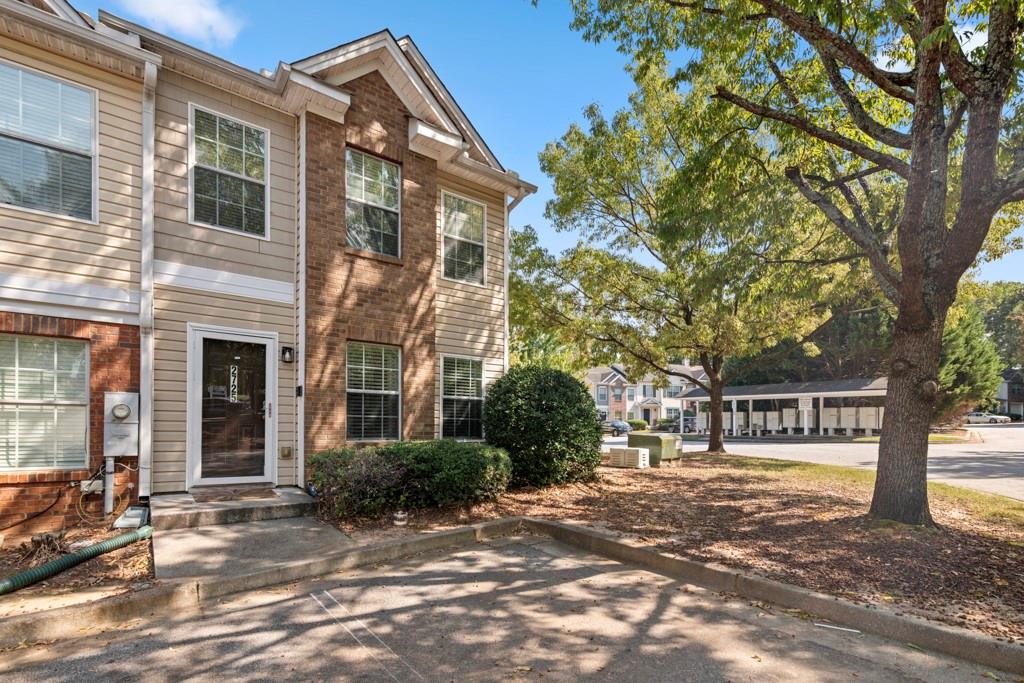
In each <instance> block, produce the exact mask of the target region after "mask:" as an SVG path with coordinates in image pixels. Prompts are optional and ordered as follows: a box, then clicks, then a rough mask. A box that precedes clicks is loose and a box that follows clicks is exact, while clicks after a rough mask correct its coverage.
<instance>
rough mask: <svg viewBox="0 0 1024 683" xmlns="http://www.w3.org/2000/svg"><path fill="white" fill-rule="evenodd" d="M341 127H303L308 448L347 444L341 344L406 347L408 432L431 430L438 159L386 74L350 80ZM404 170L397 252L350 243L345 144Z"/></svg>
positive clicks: (315, 123)
mask: <svg viewBox="0 0 1024 683" xmlns="http://www.w3.org/2000/svg"><path fill="white" fill-rule="evenodd" d="M345 89H346V90H347V91H349V92H350V93H351V94H352V105H351V107H350V109H349V110H348V113H347V114H346V116H345V123H344V124H339V123H336V122H334V121H329V120H327V119H325V118H321V117H319V116H315V115H309V117H308V120H307V126H306V136H307V138H306V154H307V159H306V178H307V180H306V192H307V213H306V259H307V265H306V381H305V389H304V392H305V406H306V408H305V410H306V448H307V451H308V452H310V453H312V452H316V451H318V450H322V449H324V448H329V447H332V446H338V445H341V444H342V443H343V442H344V441H345V345H346V343H347V342H348V341H366V342H373V343H379V344H389V345H392V346H398V347H401V349H402V437H403V438H405V439H430V438H433V436H434V423H435V415H434V379H435V378H434V373H435V371H436V365H437V363H436V360H435V351H434V311H435V306H434V303H435V298H436V283H435V280H434V268H435V259H436V253H437V246H436V240H437V230H436V215H435V211H436V197H437V165H436V163H435V161H434V160H433V159H429V158H427V157H424V156H421V155H418V154H415V153H413V152H410V151H409V149H408V125H409V124H408V116H409V114H408V111H407V110H406V108H405V106H404V105H403V104H402V102H401V100H399V98H398V97H397V96H396V95H395V94H394V92H392V90H391V88H390V87H389V86H388V84H387V82H386V81H385V80H384V78H383V77H381V76H380V74H378V73H376V72H373V73H370V74H367V75H365V76H362V77H360V78H358V79H355V80H353V81H351V82H348V83H346V84H345ZM346 145H351V146H352V147H355V148H358V149H360V150H363V151H365V152H369V153H371V154H375V155H377V156H380V157H383V158H385V159H388V160H390V161H393V162H395V163H398V164H399V165H400V166H401V169H402V197H401V202H402V211H401V249H400V253H401V258H400V259H396V258H391V257H388V256H381V255H377V254H370V253H366V252H361V251H357V250H354V249H351V248H348V247H346V240H345V147H346Z"/></svg>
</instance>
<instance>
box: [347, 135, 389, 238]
mask: <svg viewBox="0 0 1024 683" xmlns="http://www.w3.org/2000/svg"><path fill="white" fill-rule="evenodd" d="M401 185H402V176H401V171H400V170H399V168H398V164H393V163H391V162H390V161H384V160H383V159H379V158H377V157H374V156H370V155H369V154H365V153H363V152H360V151H358V150H354V149H346V150H345V226H346V234H347V236H346V240H347V243H348V246H350V247H353V248H355V249H364V250H366V251H372V252H375V253H378V254H384V255H386V256H394V257H396V258H397V257H398V256H399V255H400V248H399V243H400V242H401V240H400V239H399V230H400V227H399V226H400V223H401V221H400V216H401V208H400V204H401V191H400V189H399V188H400V187H401Z"/></svg>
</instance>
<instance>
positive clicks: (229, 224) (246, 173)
mask: <svg viewBox="0 0 1024 683" xmlns="http://www.w3.org/2000/svg"><path fill="white" fill-rule="evenodd" d="M190 130H191V132H192V144H193V148H194V153H193V155H192V159H193V167H192V188H191V189H192V192H191V195H190V196H191V198H192V216H191V220H192V221H193V222H195V223H201V224H204V225H209V226H213V227H215V228H226V229H228V230H235V231H238V232H241V233H245V234H247V235H255V236H257V237H263V238H265V237H266V236H267V181H266V175H267V169H268V168H269V164H268V160H267V141H268V139H269V137H270V134H269V132H268V131H266V130H264V129H262V128H256V127H254V126H250V125H248V124H245V123H242V122H241V121H236V120H235V119H231V118H228V117H226V116H222V115H221V114H215V113H213V112H209V111H206V110H203V109H199V108H198V107H193V108H192V126H191V128H190Z"/></svg>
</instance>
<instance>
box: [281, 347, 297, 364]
mask: <svg viewBox="0 0 1024 683" xmlns="http://www.w3.org/2000/svg"><path fill="white" fill-rule="evenodd" d="M294 361H295V349H293V348H292V347H291V346H282V347H281V362H282V363H292V362H294Z"/></svg>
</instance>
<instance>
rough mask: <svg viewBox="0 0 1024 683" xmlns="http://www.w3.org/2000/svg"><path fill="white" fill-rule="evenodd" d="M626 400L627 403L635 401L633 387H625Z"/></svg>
mask: <svg viewBox="0 0 1024 683" xmlns="http://www.w3.org/2000/svg"><path fill="white" fill-rule="evenodd" d="M626 400H627V401H635V400H636V389H634V388H633V387H626Z"/></svg>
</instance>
